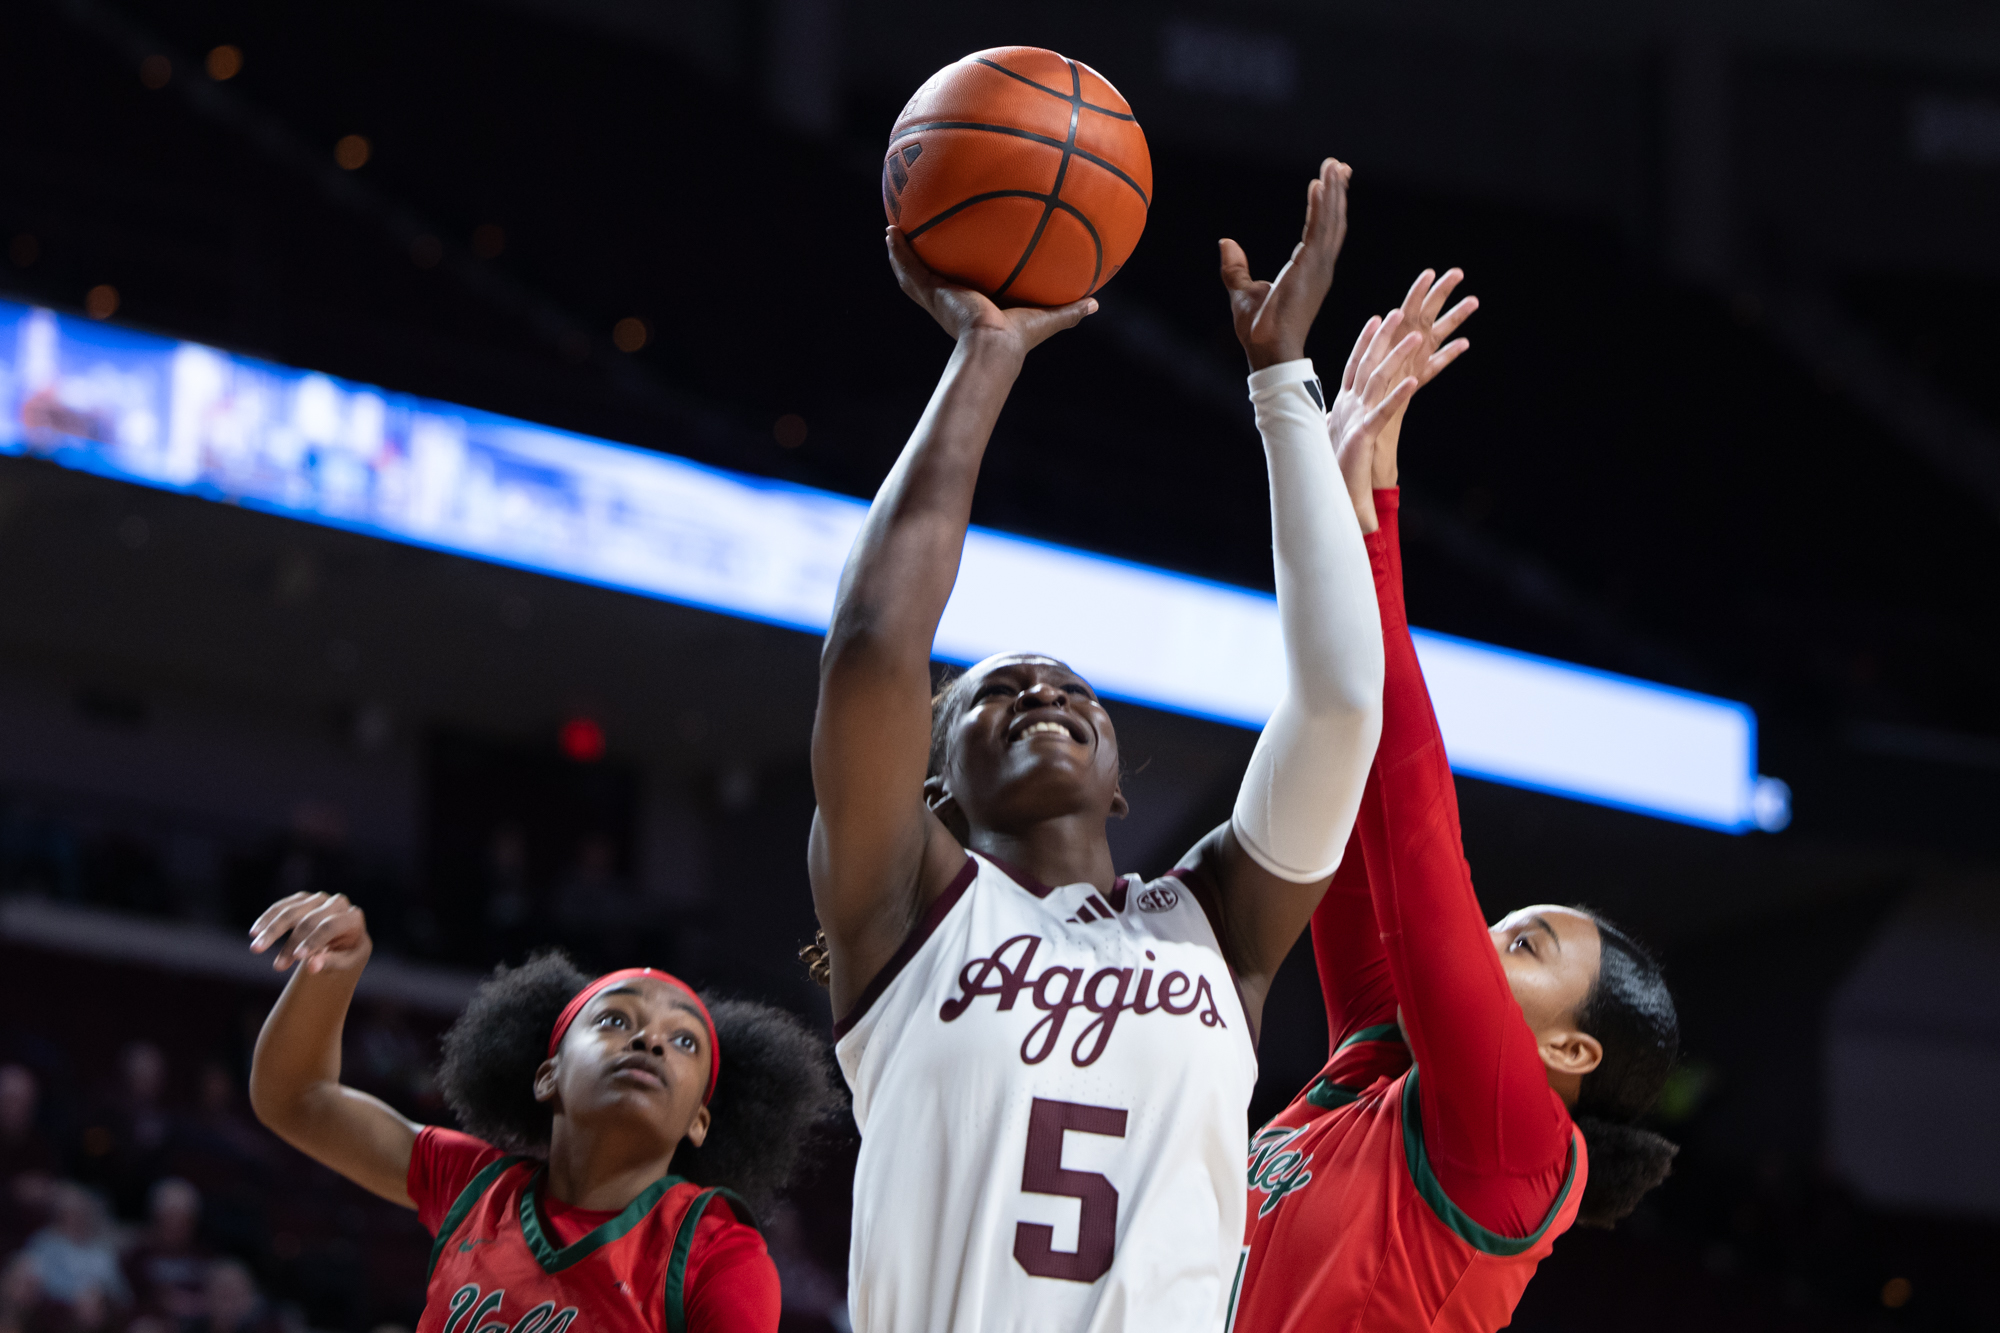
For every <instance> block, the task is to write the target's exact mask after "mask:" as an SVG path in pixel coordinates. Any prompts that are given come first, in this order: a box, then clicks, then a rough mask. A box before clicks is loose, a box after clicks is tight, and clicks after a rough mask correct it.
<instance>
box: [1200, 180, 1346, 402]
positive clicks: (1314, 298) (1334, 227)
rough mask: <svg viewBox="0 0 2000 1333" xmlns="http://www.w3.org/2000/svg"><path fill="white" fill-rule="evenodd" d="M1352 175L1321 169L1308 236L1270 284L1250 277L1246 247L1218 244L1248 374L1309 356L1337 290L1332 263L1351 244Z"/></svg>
mask: <svg viewBox="0 0 2000 1333" xmlns="http://www.w3.org/2000/svg"><path fill="white" fill-rule="evenodd" d="M1353 174H1354V168H1352V167H1350V166H1348V165H1347V164H1346V163H1345V162H1336V161H1335V160H1334V159H1332V158H1330V157H1329V158H1328V159H1326V161H1324V162H1322V163H1321V164H1320V168H1319V178H1318V179H1317V180H1315V181H1313V183H1312V184H1311V185H1309V186H1307V187H1306V226H1305V234H1304V236H1303V237H1302V238H1301V239H1300V241H1299V243H1298V244H1297V245H1295V246H1293V247H1292V257H1291V259H1290V260H1288V261H1287V262H1286V264H1285V266H1284V268H1282V269H1280V270H1279V271H1278V276H1277V277H1275V278H1273V279H1271V280H1270V281H1269V282H1266V281H1264V280H1262V279H1260V278H1253V277H1251V276H1250V260H1249V258H1248V257H1247V256H1245V255H1244V253H1243V247H1242V246H1240V245H1238V244H1237V243H1236V242H1234V241H1231V240H1223V241H1220V242H1218V246H1219V248H1220V249H1221V252H1222V285H1223V286H1224V287H1227V288H1228V289H1229V310H1230V315H1231V316H1232V317H1233V319H1234V321H1235V324H1236V341H1238V342H1240V343H1242V344H1243V351H1244V354H1245V355H1247V356H1248V357H1249V358H1250V369H1252V370H1262V369H1264V367H1266V366H1275V365H1278V364H1280V363H1281V362H1285V361H1296V360H1298V359H1299V358H1300V357H1302V356H1304V355H1305V354H1306V334H1307V333H1309V332H1310V331H1311V330H1312V323H1313V320H1314V318H1315V317H1316V316H1318V314H1319V307H1320V303H1321V302H1323V301H1324V300H1326V293H1327V289H1328V288H1330V287H1332V286H1333V266H1334V262H1335V261H1336V260H1338V259H1339V258H1340V247H1341V245H1342V244H1343V243H1344V242H1345V241H1346V240H1347V182H1348V179H1349V177H1351V176H1352V175H1353Z"/></svg>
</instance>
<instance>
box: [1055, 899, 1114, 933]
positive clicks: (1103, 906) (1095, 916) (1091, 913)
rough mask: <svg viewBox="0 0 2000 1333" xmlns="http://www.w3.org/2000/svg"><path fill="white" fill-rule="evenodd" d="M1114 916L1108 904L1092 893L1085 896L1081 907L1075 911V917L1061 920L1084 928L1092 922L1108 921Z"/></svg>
mask: <svg viewBox="0 0 2000 1333" xmlns="http://www.w3.org/2000/svg"><path fill="white" fill-rule="evenodd" d="M1116 915H1117V913H1116V912H1114V911H1113V910H1112V908H1111V904H1110V903H1107V902H1105V901H1104V899H1102V898H1100V897H1098V896H1097V895H1096V894H1094V893H1092V894H1087V895H1085V897H1084V900H1083V904H1082V906H1080V907H1078V908H1077V909H1076V915H1075V916H1066V917H1064V918H1063V920H1065V921H1067V922H1068V923H1069V924H1070V925H1072V926H1084V925H1089V924H1090V923H1091V922H1093V921H1109V920H1110V919H1111V918H1112V917H1114V916H1116Z"/></svg>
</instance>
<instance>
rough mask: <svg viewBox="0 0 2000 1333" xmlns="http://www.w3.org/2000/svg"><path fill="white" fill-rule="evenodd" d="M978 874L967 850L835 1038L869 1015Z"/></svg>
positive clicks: (842, 1020) (837, 1028) (843, 1017)
mask: <svg viewBox="0 0 2000 1333" xmlns="http://www.w3.org/2000/svg"><path fill="white" fill-rule="evenodd" d="M978 874H979V862H978V861H977V860H976V859H974V857H973V855H972V853H970V852H967V853H966V854H965V864H964V865H963V866H961V867H960V868H959V872H958V874H956V875H954V876H953V877H952V881H951V883H949V884H947V885H946V886H945V889H944V892H943V893H940V894H939V895H938V896H937V897H936V899H934V900H933V901H932V902H931V905H930V906H929V907H927V908H925V909H924V914H923V915H922V916H921V917H919V918H918V919H917V923H916V925H914V926H912V927H910V933H909V934H908V935H906V936H904V937H903V942H902V944H900V945H898V946H897V948H896V952H894V953H892V954H890V955H889V961H888V962H886V963H884V964H882V970H881V971H879V972H877V973H876V974H875V975H874V977H873V978H872V979H871V980H870V981H869V982H868V984H867V986H865V987H863V988H862V991H861V998H860V999H858V1000H856V1001H855V1002H854V1006H853V1008H851V1009H849V1010H848V1011H847V1012H846V1013H845V1014H843V1015H841V1017H840V1019H839V1021H837V1022H836V1023H834V1025H833V1039H834V1040H835V1041H839V1040H840V1039H841V1038H842V1037H844V1036H846V1035H847V1034H848V1033H849V1032H852V1031H853V1030H854V1025H855V1024H856V1023H859V1022H860V1021H861V1020H862V1019H863V1018H866V1017H867V1016H868V1011H869V1010H870V1009H872V1008H874V1006H875V1001H877V1000H879V999H881V998H882V992H883V991H885V990H888V989H889V983H890V982H892V981H894V980H895V979H896V978H897V976H898V975H900V974H901V973H902V970H903V969H904V968H905V967H908V966H909V965H910V960H911V959H912V958H915V957H916V956H917V950H919V949H921V948H923V947H924V941H926V940H928V939H929V938H930V937H931V936H932V935H933V934H935V933H936V932H937V928H938V927H939V926H940V925H942V924H943V923H944V919H945V917H946V916H947V915H949V914H950V912H951V909H952V908H954V907H956V906H958V900H959V899H960V898H963V897H964V896H965V891H966V890H967V889H969V888H971V887H972V881H973V880H974V879H975V878H977V877H978Z"/></svg>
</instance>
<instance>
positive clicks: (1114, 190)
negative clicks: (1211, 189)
mask: <svg viewBox="0 0 2000 1333" xmlns="http://www.w3.org/2000/svg"><path fill="white" fill-rule="evenodd" d="M1152 195H1153V159H1152V155H1151V154H1150V153H1148V152H1147V150H1146V136H1145V134H1144V132H1143V131H1141V130H1140V128H1139V122H1138V120H1137V119H1136V118H1134V116H1133V115H1132V108H1131V107H1130V106H1129V105H1127V104H1126V101H1125V99H1124V98H1123V97H1121V96H1119V94H1118V90H1117V89H1116V88H1114V87H1112V86H1111V83H1110V81H1109V80H1108V79H1106V78H1105V77H1104V76H1103V75H1101V74H1099V73H1098V72H1097V71H1096V70H1094V69H1092V68H1091V67H1090V66H1088V65H1086V64H1084V63H1082V62H1081V61H1077V60H1071V59H1069V58H1068V57H1066V56H1061V55H1058V54H1056V53H1055V52H1054V51H1045V50H1043V49H1041V48H1040V47H1034V46H996V47H994V48H992V49H991V50H987V51H975V52H973V53H972V54H971V55H969V56H966V57H965V58H964V59H963V60H959V61H955V62H954V63H952V64H949V65H946V66H945V67H944V68H943V69H941V70H939V71H938V72H937V73H935V74H933V75H931V77H930V78H929V79H928V80H926V81H925V82H924V85H923V86H922V87H921V88H919V89H917V91H916V95H915V96H913V97H911V98H910V101H909V105H907V106H905V107H904V108H903V111H902V114H901V115H899V116H898V117H897V118H896V126H895V129H894V130H893V131H892V132H891V133H890V136H889V153H888V156H887V157H885V158H884V159H883V162H882V207H883V209H884V210H885V211H886V212H887V214H888V216H889V221H890V222H892V223H894V224H895V225H897V226H898V227H901V228H902V229H903V233H904V234H905V235H906V236H908V237H909V240H910V244H911V245H912V246H913V247H915V249H916V252H917V254H918V256H919V257H920V258H921V259H922V260H923V261H924V262H925V263H926V264H928V265H930V267H931V268H932V269H933V270H934V271H935V272H937V273H938V274H940V275H942V276H945V277H949V278H951V279H952V280H954V281H956V282H962V283H964V284H965V285H966V286H968V287H973V288H976V289H978V290H979V291H982V292H984V293H986V294H987V295H988V296H990V297H992V298H993V299H994V300H996V301H1000V302H1003V303H1005V304H1008V305H1038V306H1054V305H1064V304H1067V303H1068V302H1070V301H1076V300H1081V299H1082V298H1083V297H1086V296H1088V295H1090V294H1091V293H1092V292H1094V291H1096V290H1098V288H1100V287H1102V286H1103V285H1104V284H1105V283H1107V282H1109V281H1110V280H1111V277H1112V275H1113V274H1115V273H1116V272H1118V270H1119V269H1120V268H1121V267H1122V266H1123V265H1124V263H1125V261H1126V260H1127V259H1128V258H1130V257H1131V254H1132V248H1133V247H1134V246H1136V245H1137V244H1138V243H1139V233H1140V232H1142V231H1144V230H1145V228H1146V209H1147V208H1148V206H1149V205H1150V204H1151V203H1152Z"/></svg>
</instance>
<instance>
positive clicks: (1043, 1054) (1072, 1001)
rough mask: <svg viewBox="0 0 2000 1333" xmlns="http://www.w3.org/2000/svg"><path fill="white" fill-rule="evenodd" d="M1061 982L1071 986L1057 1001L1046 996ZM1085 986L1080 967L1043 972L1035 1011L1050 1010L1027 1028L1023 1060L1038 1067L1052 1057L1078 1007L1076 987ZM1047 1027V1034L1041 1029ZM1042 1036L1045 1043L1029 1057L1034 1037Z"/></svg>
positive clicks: (1053, 968)
mask: <svg viewBox="0 0 2000 1333" xmlns="http://www.w3.org/2000/svg"><path fill="white" fill-rule="evenodd" d="M1055 980H1061V981H1066V982H1068V983H1069V984H1068V985H1066V986H1064V987H1063V993H1062V994H1061V995H1060V996H1057V997H1056V998H1054V999H1051V998H1049V997H1048V996H1047V995H1045V994H1043V992H1044V991H1046V990H1047V989H1048V988H1049V982H1051V981H1055ZM1082 984H1083V969H1082V968H1080V967H1051V968H1046V969H1044V970H1043V972H1042V975H1041V976H1039V977H1037V978H1035V1008H1037V1009H1044V1010H1047V1011H1048V1015H1049V1016H1048V1017H1047V1018H1044V1019H1043V1020H1042V1021H1041V1022H1039V1023H1037V1024H1035V1025H1034V1026H1033V1027H1031V1028H1029V1029H1028V1035H1027V1036H1025V1037H1023V1038H1021V1058H1022V1059H1023V1060H1025V1061H1027V1062H1028V1063H1029V1064H1031V1065H1038V1064H1040V1063H1041V1062H1042V1061H1044V1060H1046V1059H1048V1058H1049V1052H1050V1051H1052V1050H1054V1049H1055V1048H1056V1043H1057V1042H1058V1041H1060V1040H1062V1030H1063V1024H1064V1023H1065V1022H1067V1021H1068V1020H1069V1011H1070V1010H1072V1009H1074V1008H1076V1001H1077V988H1078V987H1079V986H1081V985H1082ZM1044 1028H1046V1029H1048V1030H1047V1032H1045V1033H1043V1032H1042V1030H1043V1029H1044ZM1037 1033H1042V1044H1041V1046H1040V1047H1039V1048H1037V1049H1035V1050H1034V1051H1033V1053H1032V1054H1030V1048H1031V1047H1034V1043H1035V1034H1037Z"/></svg>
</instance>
